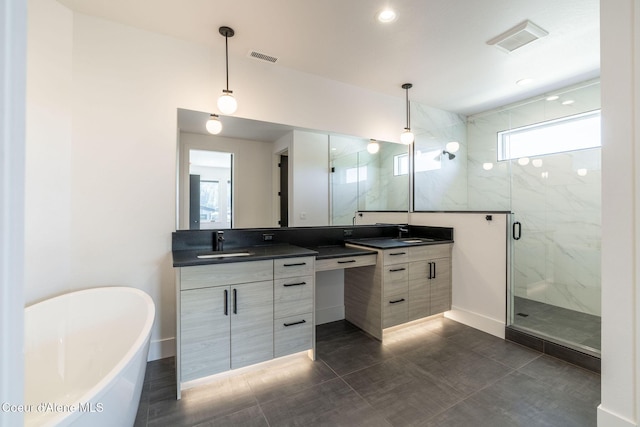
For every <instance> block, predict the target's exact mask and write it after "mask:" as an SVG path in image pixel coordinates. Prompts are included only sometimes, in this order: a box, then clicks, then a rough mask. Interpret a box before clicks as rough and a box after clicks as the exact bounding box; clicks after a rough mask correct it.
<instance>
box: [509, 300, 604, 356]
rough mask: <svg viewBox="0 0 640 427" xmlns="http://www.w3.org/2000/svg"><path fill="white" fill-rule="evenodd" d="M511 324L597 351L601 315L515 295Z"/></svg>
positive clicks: (559, 341)
mask: <svg viewBox="0 0 640 427" xmlns="http://www.w3.org/2000/svg"><path fill="white" fill-rule="evenodd" d="M513 312H514V316H513V323H514V325H516V326H518V327H520V328H525V329H527V330H530V331H533V332H537V334H538V335H539V334H542V335H543V336H546V337H548V338H549V339H551V340H554V341H556V342H558V343H560V344H565V345H567V346H569V347H575V348H584V350H587V351H589V350H591V351H590V353H594V354H598V353H599V351H600V349H601V343H600V329H601V328H600V317H599V316H594V315H592V314H587V313H581V312H579V311H574V310H568V309H566V308H562V307H557V306H555V305H551V304H545V303H542V302H538V301H533V300H530V299H526V298H521V297H515V298H514V310H513Z"/></svg>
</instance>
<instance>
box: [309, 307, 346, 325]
mask: <svg viewBox="0 0 640 427" xmlns="http://www.w3.org/2000/svg"><path fill="white" fill-rule="evenodd" d="M342 319H344V305H339V306H336V307H328V308H322V309H319V310H316V325H322V324H324V323H330V322H335V321H337V320H342Z"/></svg>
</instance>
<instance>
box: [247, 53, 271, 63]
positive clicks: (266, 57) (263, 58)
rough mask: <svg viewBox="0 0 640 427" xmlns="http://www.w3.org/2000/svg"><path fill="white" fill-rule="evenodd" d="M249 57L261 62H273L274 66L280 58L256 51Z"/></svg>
mask: <svg viewBox="0 0 640 427" xmlns="http://www.w3.org/2000/svg"><path fill="white" fill-rule="evenodd" d="M248 56H249V57H250V58H253V59H257V60H260V61H267V62H271V63H272V64H275V63H276V62H277V61H278V58H277V57H275V56H272V55H267V54H266V53H261V52H256V51H255V50H252V51H250V52H249V55H248Z"/></svg>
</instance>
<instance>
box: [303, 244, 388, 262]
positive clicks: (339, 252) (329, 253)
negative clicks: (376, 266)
mask: <svg viewBox="0 0 640 427" xmlns="http://www.w3.org/2000/svg"><path fill="white" fill-rule="evenodd" d="M309 249H311V250H314V251H316V252H317V253H318V255H316V259H331V258H341V257H353V256H362V255H376V254H377V252H376V251H372V250H368V249H359V248H350V247H347V246H341V245H331V246H312V247H310V248H309Z"/></svg>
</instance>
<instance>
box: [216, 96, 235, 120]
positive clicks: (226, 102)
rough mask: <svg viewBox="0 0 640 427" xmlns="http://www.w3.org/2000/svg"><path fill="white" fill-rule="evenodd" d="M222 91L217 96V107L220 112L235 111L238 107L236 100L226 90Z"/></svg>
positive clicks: (226, 113)
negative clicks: (218, 96)
mask: <svg viewBox="0 0 640 427" xmlns="http://www.w3.org/2000/svg"><path fill="white" fill-rule="evenodd" d="M223 92H224V93H223V94H222V95H221V96H220V98H218V109H219V110H220V112H221V113H222V114H225V115H230V114H233V113H235V112H236V110H237V109H238V102H237V101H236V99H235V98H234V97H233V95H231V94H230V93H229V92H227V91H223Z"/></svg>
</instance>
